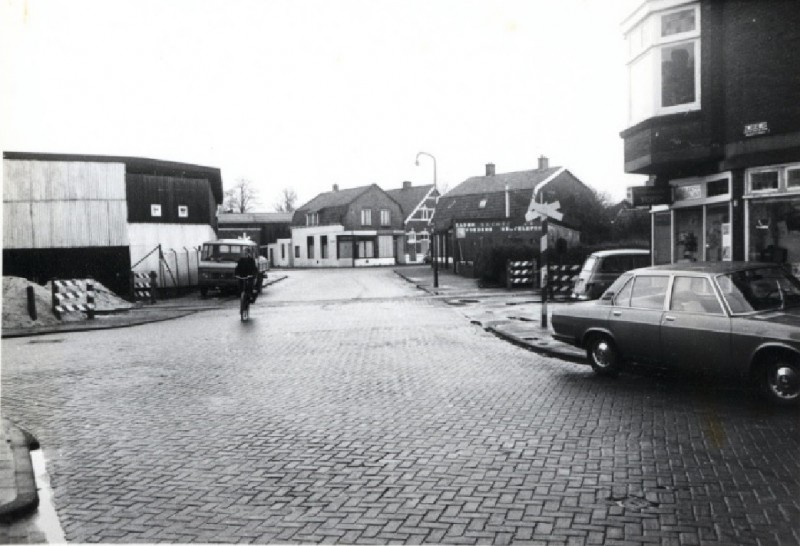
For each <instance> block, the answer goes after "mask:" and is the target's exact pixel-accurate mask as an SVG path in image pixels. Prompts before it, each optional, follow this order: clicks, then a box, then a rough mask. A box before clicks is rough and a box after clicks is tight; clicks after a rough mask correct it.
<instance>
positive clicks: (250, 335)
mask: <svg viewBox="0 0 800 546" xmlns="http://www.w3.org/2000/svg"><path fill="white" fill-rule="evenodd" d="M284 282H285V284H284V283H279V284H278V285H275V286H273V287H270V289H269V290H268V291H267V293H266V295H265V296H264V297H263V298H262V299H261V300H259V302H258V303H257V304H256V306H255V308H254V311H253V315H254V316H253V320H252V321H251V322H250V323H248V324H241V323H239V321H238V319H237V314H236V309H235V302H233V301H231V302H230V306H229V307H228V308H226V309H224V310H221V311H212V312H206V313H202V314H198V315H194V316H191V317H187V318H184V319H179V320H176V321H170V322H165V323H159V324H152V325H146V326H139V327H134V328H130V329H124V330H115V331H105V332H89V333H84V334H69V335H64V336H46V337H41V338H28V339H11V340H3V343H2V350H3V352H2V358H3V362H2V382H3V383H2V386H3V392H2V394H3V396H2V405H3V407H2V411H3V414H4V415H5V416H7V417H10V418H11V419H13V420H15V421H17V422H19V423H20V424H22V425H24V426H25V427H26V428H28V429H29V430H30V431H31V432H33V433H34V434H35V435H36V436H37V437H38V438H39V440H40V441H41V443H42V445H43V448H44V449H45V454H46V456H47V459H48V470H49V472H50V475H51V480H52V485H53V487H54V491H55V496H56V503H57V509H58V514H59V516H60V519H61V522H62V525H63V527H64V530H65V533H66V536H67V538H68V540H70V541H77V542H98V541H102V542H127V543H131V542H220V541H222V542H229V543H233V542H257V543H267V542H269V543H287V542H305V543H332V542H338V543H353V544H362V543H364V544H376V543H389V542H391V543H400V542H402V543H422V542H437V543H459V544H473V543H489V542H492V543H521V542H526V543H529V542H542V543H576V544H601V543H606V544H613V543H625V544H628V543H674V544H679V543H680V544H698V543H721V544H731V543H741V544H747V543H765V544H772V543H784V544H796V543H797V542H800V457H798V453H800V450H799V449H798V447H800V446H799V444H800V436H799V435H798V430H799V428H800V420H798V412H796V411H790V412H787V411H775V410H769V409H764V408H762V407H760V406H759V405H758V404H756V403H754V402H753V401H750V400H748V399H747V398H745V397H743V396H742V395H741V394H740V393H739V392H737V391H722V392H716V391H713V390H710V389H708V388H705V387H704V386H702V385H692V384H691V383H689V382H687V381H681V380H663V379H657V378H653V377H636V376H623V377H622V378H620V379H618V380H601V379H599V378H596V377H594V376H592V374H591V372H590V370H589V368H588V367H585V366H579V365H575V364H569V363H564V362H560V361H557V360H553V359H549V358H543V357H539V356H537V355H535V354H533V353H530V352H528V351H525V350H523V349H520V348H518V347H516V346H513V345H511V344H509V343H507V342H504V341H502V340H500V339H497V338H495V337H494V336H492V335H490V334H487V333H485V332H483V331H482V330H480V329H479V328H477V327H475V326H473V325H470V324H469V323H468V321H467V320H466V319H464V317H463V316H461V315H460V314H459V313H458V312H456V311H455V310H454V309H453V308H449V307H447V306H446V305H445V304H443V303H442V302H440V301H436V300H434V299H431V298H429V297H426V296H422V295H420V294H419V293H417V292H415V291H413V290H412V289H411V288H410V287H409V285H407V284H404V283H403V281H402V280H400V279H398V278H396V277H395V276H394V275H392V274H391V272H389V271H387V270H370V271H359V272H352V271H346V272H322V271H321V272H293V273H292V276H291V278H290V279H287V281H284ZM320 286H328V287H335V292H334V293H331V292H325V293H322V292H320V291H318V290H317V288H318V287H320ZM298 294H302V301H300V296H299V295H298ZM356 295H357V296H359V297H360V298H361V299H359V300H349V299H347V298H350V297H353V296H356ZM372 296H374V297H376V298H377V299H372V298H371V297H372ZM314 300H324V301H322V302H320V301H314Z"/></svg>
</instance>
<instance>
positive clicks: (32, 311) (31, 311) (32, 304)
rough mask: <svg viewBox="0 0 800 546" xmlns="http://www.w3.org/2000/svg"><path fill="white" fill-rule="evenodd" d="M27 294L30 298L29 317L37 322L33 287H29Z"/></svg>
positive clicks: (26, 290)
mask: <svg viewBox="0 0 800 546" xmlns="http://www.w3.org/2000/svg"><path fill="white" fill-rule="evenodd" d="M25 292H26V295H27V297H28V316H30V317H31V320H36V298H35V297H34V292H33V287H32V286H29V287H27V288H26V289H25Z"/></svg>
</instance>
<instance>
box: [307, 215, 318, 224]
mask: <svg viewBox="0 0 800 546" xmlns="http://www.w3.org/2000/svg"><path fill="white" fill-rule="evenodd" d="M306 225H307V226H317V225H319V213H318V212H307V213H306Z"/></svg>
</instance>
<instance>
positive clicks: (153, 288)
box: [150, 271, 158, 303]
mask: <svg viewBox="0 0 800 546" xmlns="http://www.w3.org/2000/svg"><path fill="white" fill-rule="evenodd" d="M157 278H158V277H157V275H156V272H155V271H151V272H150V303H155V302H156V279H157Z"/></svg>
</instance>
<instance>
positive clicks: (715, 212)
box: [705, 203, 733, 262]
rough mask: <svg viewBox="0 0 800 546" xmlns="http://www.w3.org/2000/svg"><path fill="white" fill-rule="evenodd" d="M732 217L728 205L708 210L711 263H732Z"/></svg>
mask: <svg viewBox="0 0 800 546" xmlns="http://www.w3.org/2000/svg"><path fill="white" fill-rule="evenodd" d="M732 252H733V249H732V239H731V224H730V215H729V213H728V205H727V203H726V204H724V205H714V206H708V207H707V208H706V255H705V259H706V261H709V262H723V261H730V260H731V259H732V258H733V256H732Z"/></svg>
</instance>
